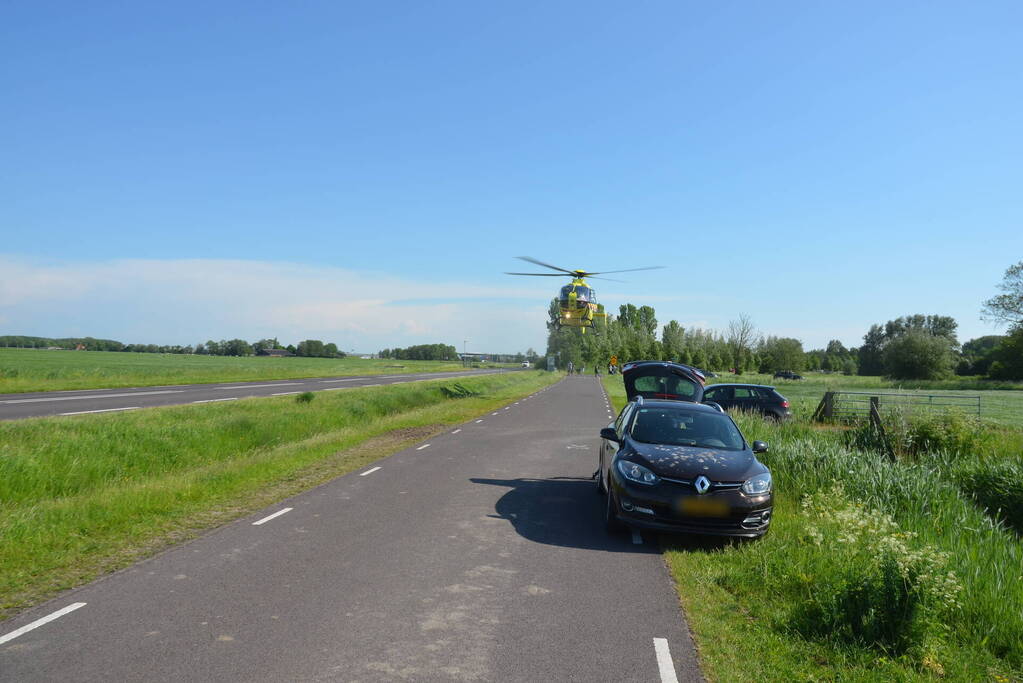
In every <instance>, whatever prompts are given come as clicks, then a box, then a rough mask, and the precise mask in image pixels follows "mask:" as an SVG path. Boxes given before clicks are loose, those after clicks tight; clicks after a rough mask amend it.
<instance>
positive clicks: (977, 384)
mask: <svg viewBox="0 0 1023 683" xmlns="http://www.w3.org/2000/svg"><path fill="white" fill-rule="evenodd" d="M805 377H806V379H801V380H791V379H773V378H772V377H771V375H757V374H745V375H730V374H724V373H722V374H721V376H719V377H711V378H709V379H708V380H707V383H708V385H709V384H715V383H718V382H738V383H743V384H767V385H769V386H773V387H775V388H776V389H777V390H778V392H779V393H780V394H781V395H782V396H784V397H785V398H787V399H789V401H790V402H791V403H792V405H793V410H794V411H795V412H796V413H797V414H798V415H810V414H812V413H813V411H814V409H815V408H816V407H817V404H818V403H819V402H820V400H821V397H822V396H824V392H825V391H861V392H870V391H877V392H885V393H891V392H898V393H913V394H933V395H935V396H952V395H954V396H979V397H980V416H981V417H982V418H984V419H985V420H990V421H991V422H994V423H997V424H1002V425H1006V426H1013V427H1020V428H1023V384H1018V383H1017V384H1013V383H1009V382H991V381H988V380H978V379H968V378H960V379H952V380H941V381H934V382H898V381H894V380H887V379H884V378H881V377H858V376H855V375H854V376H847V375H837V374H821V373H807V374H806V375H805Z"/></svg>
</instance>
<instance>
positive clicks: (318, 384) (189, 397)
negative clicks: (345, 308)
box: [0, 370, 508, 420]
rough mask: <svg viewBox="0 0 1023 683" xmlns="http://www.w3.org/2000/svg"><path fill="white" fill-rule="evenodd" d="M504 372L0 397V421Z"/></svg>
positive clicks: (166, 387)
mask: <svg viewBox="0 0 1023 683" xmlns="http://www.w3.org/2000/svg"><path fill="white" fill-rule="evenodd" d="M495 372H508V371H507V370H466V371H464V372H420V373H413V374H407V375H366V376H362V377H315V378H310V379H281V380H266V381H259V382H224V383H222V384H181V385H177V386H165V387H137V388H132V389H85V390H81V391H43V392H36V393H25V394H0V420H17V419H21V418H25V417H43V416H47V415H51V416H52V415H82V414H85V413H105V412H115V411H121V410H138V409H140V408H152V407H155V406H172V405H181V404H184V403H211V402H216V401H235V400H237V399H239V398H252V397H256V396H282V395H287V394H300V393H302V392H305V391H335V390H339V389H349V388H352V387H371V386H377V385H380V384H402V383H403V382H414V381H417V380H425V379H442V378H446V377H466V376H468V375H487V374H493V373H495Z"/></svg>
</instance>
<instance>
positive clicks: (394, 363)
mask: <svg viewBox="0 0 1023 683" xmlns="http://www.w3.org/2000/svg"><path fill="white" fill-rule="evenodd" d="M484 367H489V366H484ZM461 369H462V364H461V363H460V362H443V361H414V360H390V359H367V360H363V359H361V358H354V357H348V358H336V359H335V358H299V357H291V358H269V357H263V356H250V357H232V356H193V355H186V354H170V353H167V354H163V353H125V352H114V351H45V350H41V349H0V394H7V393H16V392H26V391H58V390H68V389H104V388H114V387H143V386H159V385H169V384H205V383H213V382H245V381H250V380H268V379H295V378H302V377H332V376H344V375H377V374H381V375H383V374H398V373H403V372H444V371H453V370H461Z"/></svg>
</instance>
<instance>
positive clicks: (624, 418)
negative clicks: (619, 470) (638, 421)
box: [598, 403, 634, 482]
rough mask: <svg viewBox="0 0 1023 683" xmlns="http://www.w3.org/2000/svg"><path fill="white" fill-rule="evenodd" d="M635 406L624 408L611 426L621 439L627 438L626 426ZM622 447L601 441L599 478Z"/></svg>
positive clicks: (628, 405)
mask: <svg viewBox="0 0 1023 683" xmlns="http://www.w3.org/2000/svg"><path fill="white" fill-rule="evenodd" d="M633 406H634V404H633V403H629V404H627V405H626V406H625V407H624V408H622V412H621V413H619V415H618V418H617V419H616V420H615V421H614V423H612V424H611V426H612V427H614V430H615V432H617V433H618V438H619V439H623V438H625V425H627V424H628V423H629V415H631V414H632V409H633ZM620 446H621V444H620V443H615V442H614V441H608V440H607V439H601V440H600V462H599V463H598V467H599V469H600V474H599V475H598V476H601V477H603V476H604V472H606V471H607V469H608V468H609V467H611V461H612V460H614V457H615V453H617V452H618V448H619V447H620ZM604 481H605V482H607V479H606V478H605V479H604Z"/></svg>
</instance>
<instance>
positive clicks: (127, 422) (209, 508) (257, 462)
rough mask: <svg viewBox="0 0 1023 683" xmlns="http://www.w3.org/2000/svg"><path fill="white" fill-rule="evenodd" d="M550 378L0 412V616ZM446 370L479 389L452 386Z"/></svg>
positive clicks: (512, 376)
mask: <svg viewBox="0 0 1023 683" xmlns="http://www.w3.org/2000/svg"><path fill="white" fill-rule="evenodd" d="M558 379H560V375H558V374H555V373H546V372H514V373H503V374H499V375H488V376H482V377H469V378H458V379H457V380H455V379H450V380H443V379H440V380H431V381H426V382H416V383H413V384H403V385H401V386H379V387H365V388H357V389H350V390H347V391H343V392H323V393H316V394H305V395H303V394H300V395H298V396H289V397H283V396H282V397H277V398H258V399H244V400H240V401H236V402H232V403H231V404H230V405H227V404H206V405H203V406H191V405H189V406H174V407H168V408H151V409H148V410H140V411H137V412H132V413H118V414H107V415H88V416H81V417H74V418H67V417H62V418H35V419H29V420H18V421H10V422H0V568H2V570H0V618H4V617H6V616H10V615H11V614H12V613H13V612H14V611H16V610H18V609H21V608H23V607H26V606H28V605H31V604H36V603H38V602H40V601H41V600H43V599H45V598H47V597H49V596H51V595H53V594H54V593H56V592H57V591H60V590H63V589H65V588H69V587H72V586H75V585H80V584H82V583H84V582H86V581H89V580H91V579H93V578H95V577H96V576H98V575H100V574H103V573H105V572H109V571H112V570H114V569H118V568H120V567H124V566H128V565H130V564H132V563H133V562H136V561H138V560H139V559H142V558H143V557H146V556H148V555H151V554H153V553H154V552H156V551H158V550H160V549H161V548H164V547H167V546H169V545H171V544H173V543H177V542H180V541H182V540H185V539H187V538H191V537H194V536H195V535H197V534H199V533H201V532H202V531H204V530H206V529H209V528H211V527H214V526H217V525H219V524H223V523H225V522H227V521H230V520H231V519H234V518H237V517H239V516H241V515H244V514H246V513H248V512H251V511H254V510H258V509H260V508H261V507H264V506H266V505H269V504H271V503H273V502H275V501H278V500H281V499H282V498H285V497H287V496H288V495H291V494H294V493H298V492H299V491H302V490H305V489H308V488H311V487H312V486H315V485H316V484H319V483H322V482H324V481H328V480H330V479H332V478H334V477H336V476H339V475H341V474H344V473H346V472H350V471H352V470H355V469H358V468H361V467H363V466H365V465H366V464H367V463H369V462H372V461H373V460H376V459H378V458H381V457H384V456H386V455H389V454H391V453H393V452H395V451H397V450H400V449H401V448H403V447H405V446H407V445H409V444H411V443H414V442H416V441H419V440H422V439H426V438H428V437H429V436H430V435H432V434H436V433H437V432H439V431H441V430H442V429H444V428H445V426H446V425H449V424H454V423H460V422H463V421H466V420H468V419H470V418H472V417H475V416H477V415H480V414H483V413H486V412H488V411H490V410H493V409H494V408H495V407H497V406H499V405H503V404H505V403H508V402H510V401H513V400H516V399H518V398H521V397H522V396H526V395H528V394H530V393H533V392H534V391H536V390H538V389H540V388H542V387H544V386H546V385H548V384H551V383H553V382H554V381H556V380H558ZM456 382H457V384H459V385H462V386H464V387H466V388H467V389H468V390H470V392H473V393H474V394H475V395H468V396H466V397H459V398H451V397H449V395H448V394H447V393H446V392H444V391H443V389H442V388H443V387H454V384H455V383H456ZM310 397H311V400H310Z"/></svg>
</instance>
